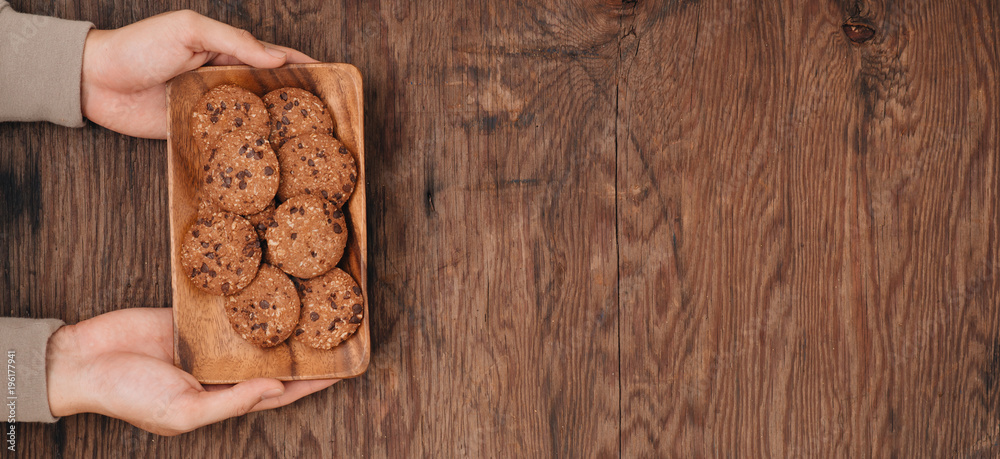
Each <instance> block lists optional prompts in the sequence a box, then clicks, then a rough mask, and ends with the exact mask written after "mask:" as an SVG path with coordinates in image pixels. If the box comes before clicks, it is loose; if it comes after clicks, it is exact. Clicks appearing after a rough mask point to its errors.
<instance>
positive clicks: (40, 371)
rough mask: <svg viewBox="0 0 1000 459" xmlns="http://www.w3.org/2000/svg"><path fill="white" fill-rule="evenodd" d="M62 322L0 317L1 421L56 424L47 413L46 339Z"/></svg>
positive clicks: (47, 342) (47, 341)
mask: <svg viewBox="0 0 1000 459" xmlns="http://www.w3.org/2000/svg"><path fill="white" fill-rule="evenodd" d="M63 325H64V323H63V321H61V320H57V319H15V318H10V317H3V318H0V352H2V353H3V362H4V364H5V366H6V372H5V376H4V385H3V406H4V407H3V416H2V420H3V422H11V420H12V419H13V421H14V422H55V421H56V420H57V418H54V417H52V412H51V411H49V392H48V387H49V386H48V382H47V381H46V379H45V352H46V350H47V349H48V344H49V337H50V336H52V334H53V333H55V332H56V330H58V329H59V327H61V326H63Z"/></svg>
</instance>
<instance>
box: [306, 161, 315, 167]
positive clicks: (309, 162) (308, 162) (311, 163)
mask: <svg viewBox="0 0 1000 459" xmlns="http://www.w3.org/2000/svg"><path fill="white" fill-rule="evenodd" d="M306 164H308V165H310V166H314V167H315V166H316V161H313V160H311V159H310V160H309V161H306Z"/></svg>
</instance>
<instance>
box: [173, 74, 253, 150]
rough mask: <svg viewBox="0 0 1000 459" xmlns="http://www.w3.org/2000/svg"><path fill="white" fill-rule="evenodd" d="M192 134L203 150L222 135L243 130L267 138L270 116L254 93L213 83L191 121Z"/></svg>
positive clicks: (237, 87)
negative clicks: (213, 85) (214, 85)
mask: <svg viewBox="0 0 1000 459" xmlns="http://www.w3.org/2000/svg"><path fill="white" fill-rule="evenodd" d="M191 121H192V122H191V136H192V137H194V141H195V143H196V144H197V145H198V148H199V149H200V150H201V151H202V152H207V151H208V150H209V148H210V147H211V146H212V145H214V144H215V143H216V142H218V140H219V138H221V137H222V136H223V135H225V134H228V133H230V132H233V131H235V130H242V129H246V130H249V131H250V132H253V133H254V134H257V135H259V136H262V137H264V138H267V136H268V134H269V133H270V116H269V115H268V113H267V109H266V108H264V102H263V101H262V100H260V97H257V96H256V95H255V94H254V93H252V92H250V91H247V90H246V89H243V88H241V87H239V86H236V85H231V84H224V85H221V86H216V87H214V88H212V89H211V90H209V91H208V92H207V93H205V95H204V96H202V98H201V100H199V101H198V105H197V106H195V112H194V114H193V115H192V120H191Z"/></svg>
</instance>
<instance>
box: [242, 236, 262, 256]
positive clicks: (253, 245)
mask: <svg viewBox="0 0 1000 459" xmlns="http://www.w3.org/2000/svg"><path fill="white" fill-rule="evenodd" d="M258 248H260V243H258V242H257V240H256V239H254V240H253V241H251V242H248V243H247V245H245V246H243V256H244V257H247V258H251V257H253V256H254V255H256V254H257V249H258Z"/></svg>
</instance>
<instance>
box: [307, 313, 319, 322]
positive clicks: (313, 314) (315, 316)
mask: <svg viewBox="0 0 1000 459" xmlns="http://www.w3.org/2000/svg"><path fill="white" fill-rule="evenodd" d="M309 319H310V320H312V321H313V322H315V321H317V320H319V314H316V313H315V312H310V313H309Z"/></svg>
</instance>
